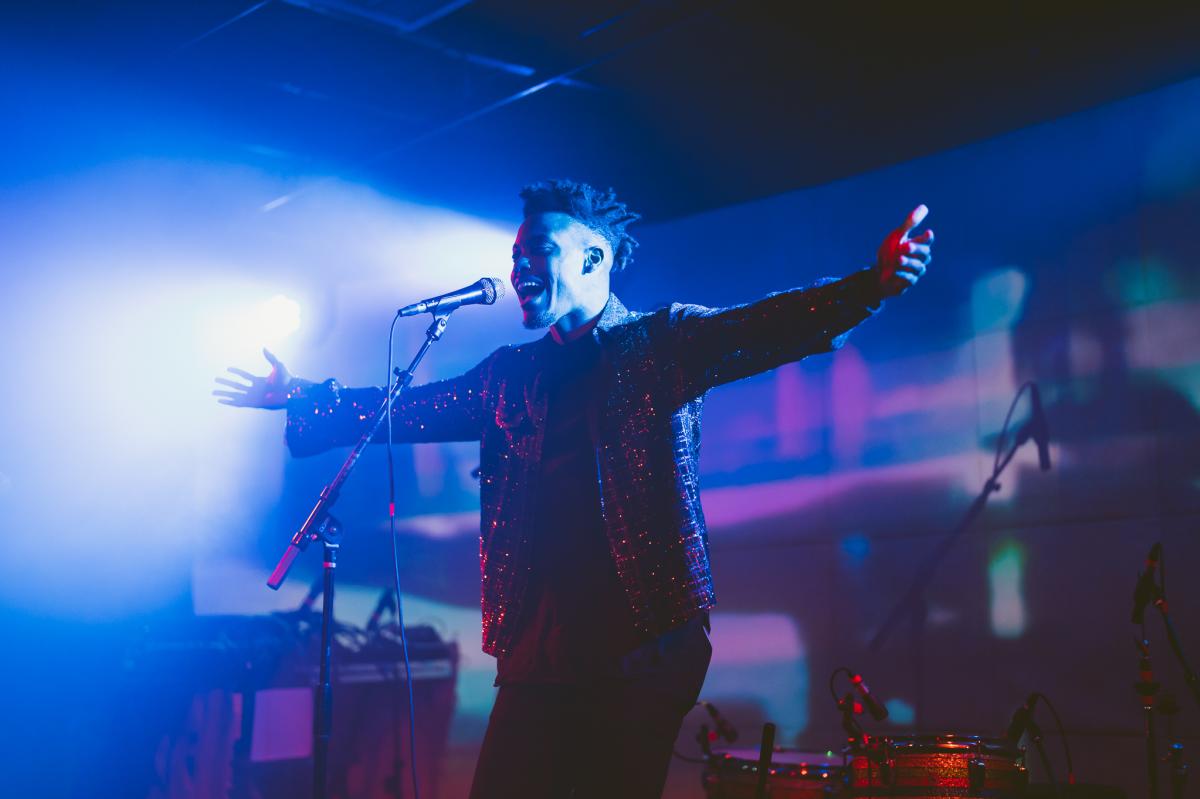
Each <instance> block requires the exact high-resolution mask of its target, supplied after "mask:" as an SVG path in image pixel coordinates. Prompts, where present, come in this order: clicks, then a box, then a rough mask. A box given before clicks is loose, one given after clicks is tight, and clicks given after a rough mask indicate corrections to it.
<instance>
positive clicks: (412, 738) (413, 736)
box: [383, 314, 421, 799]
mask: <svg viewBox="0 0 1200 799" xmlns="http://www.w3.org/2000/svg"><path fill="white" fill-rule="evenodd" d="M399 318H400V314H396V315H395V316H394V317H392V326H391V328H390V329H389V330H388V354H387V380H385V381H384V383H383V386H384V391H386V392H387V409H386V410H387V446H386V449H387V475H388V528H389V530H390V532H391V539H392V571H393V575H394V577H395V584H396V626H397V627H399V628H400V651H401V652H403V653H404V681H405V682H406V683H408V760H409V763H408V767H409V769H410V770H411V772H412V786H413V799H420V797H421V791H420V789H419V788H418V787H417V703H416V701H415V700H414V699H413V681H412V666H411V665H410V664H409V662H408V633H407V632H406V631H405V629H404V612H403V611H402V610H401V607H400V605H401V603H400V550H399V548H398V547H397V544H396V465H395V460H394V458H393V455H392V342H393V340H394V338H395V335H396V320H398V319H399ZM396 734H397V735H399V734H400V731H399V730H396ZM399 789H400V763H399V762H397V763H396V790H397V792H398V791H399Z"/></svg>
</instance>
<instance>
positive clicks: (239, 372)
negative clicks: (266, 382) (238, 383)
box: [225, 366, 262, 383]
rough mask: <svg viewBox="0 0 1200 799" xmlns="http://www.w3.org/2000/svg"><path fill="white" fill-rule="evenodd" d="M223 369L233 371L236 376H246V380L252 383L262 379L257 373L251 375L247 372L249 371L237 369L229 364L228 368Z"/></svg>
mask: <svg viewBox="0 0 1200 799" xmlns="http://www.w3.org/2000/svg"><path fill="white" fill-rule="evenodd" d="M225 371H227V372H233V373H234V374H235V375H237V376H238V377H244V378H246V379H247V380H249V381H250V382H251V383H253V382H254V381H255V380H261V379H262V378H260V377H258V376H257V375H252V374H250V373H249V372H247V371H246V370H245V369H238V368H237V367H236V366H230V367H229V368H228V369H226V370H225Z"/></svg>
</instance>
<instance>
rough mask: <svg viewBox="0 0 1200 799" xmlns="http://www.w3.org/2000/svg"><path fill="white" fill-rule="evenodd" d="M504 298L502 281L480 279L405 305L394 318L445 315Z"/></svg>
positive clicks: (494, 278) (495, 278) (489, 278)
mask: <svg viewBox="0 0 1200 799" xmlns="http://www.w3.org/2000/svg"><path fill="white" fill-rule="evenodd" d="M503 296H504V281H502V280H501V279H500V278H498V277H485V278H480V279H479V280H478V281H476V282H475V283H472V284H471V285H469V286H467V287H465V288H461V289H459V290H458V291H452V292H450V293H449V294H442V295H440V296H437V297H430V298H429V299H427V300H421V301H420V302H414V303H413V304H412V305H405V306H404V307H403V308H401V309H400V310H398V311H396V316H416V315H418V314H423V313H439V314H446V313H450V312H451V311H453V310H454V309H455V308H458V307H459V306H462V305H491V304H492V303H494V302H495V301H496V300H498V299H500V298H501V297H503Z"/></svg>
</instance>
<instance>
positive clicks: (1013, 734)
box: [1005, 692, 1041, 744]
mask: <svg viewBox="0 0 1200 799" xmlns="http://www.w3.org/2000/svg"><path fill="white" fill-rule="evenodd" d="M1040 696H1041V694H1039V693H1037V692H1034V693H1032V694H1030V695H1029V698H1028V699H1026V700H1025V704H1023V705H1021V706H1020V707H1019V708H1017V710H1016V712H1015V713H1013V715H1012V721H1010V722H1009V723H1008V732H1007V733H1006V734H1005V737H1006V738H1008V740H1009V741H1010V742H1011V743H1014V744H1015V743H1016V742H1017V741H1019V740H1021V736H1022V735H1024V734H1025V731H1026V730H1028V729H1029V727H1030V724H1031V722H1032V721H1033V709H1034V707H1036V706H1037V701H1038V698H1039V697H1040Z"/></svg>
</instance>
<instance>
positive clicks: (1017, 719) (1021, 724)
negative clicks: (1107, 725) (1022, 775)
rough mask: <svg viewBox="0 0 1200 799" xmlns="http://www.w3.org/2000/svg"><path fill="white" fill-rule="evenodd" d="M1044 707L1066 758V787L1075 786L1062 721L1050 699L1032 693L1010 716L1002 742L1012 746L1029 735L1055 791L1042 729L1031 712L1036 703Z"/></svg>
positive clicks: (1052, 771)
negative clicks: (1053, 724)
mask: <svg viewBox="0 0 1200 799" xmlns="http://www.w3.org/2000/svg"><path fill="white" fill-rule="evenodd" d="M1039 700H1040V701H1041V703H1042V704H1044V705H1045V706H1046V709H1047V710H1049V711H1050V713H1051V715H1053V716H1054V723H1055V725H1056V726H1057V727H1058V735H1059V737H1060V738H1061V739H1062V744H1063V752H1064V753H1065V755H1066V758H1067V785H1074V784H1075V766H1074V764H1073V763H1072V761H1071V747H1070V745H1069V744H1068V743H1067V733H1066V730H1065V729H1064V728H1063V723H1062V719H1061V718H1059V715H1058V711H1057V710H1055V709H1054V705H1053V704H1052V703H1051V702H1050V699H1049V698H1048V697H1047V696H1046V695H1045V694H1043V693H1039V692H1037V691H1034V692H1033V693H1031V694H1030V695H1029V697H1028V698H1027V699H1026V700H1025V703H1024V704H1023V705H1021V706H1020V707H1019V708H1017V709H1016V711H1015V712H1014V713H1013V715H1012V719H1011V720H1010V721H1009V723H1008V730H1006V731H1005V734H1004V740H1006V741H1008V742H1009V743H1010V744H1012V745H1013V746H1016V745H1017V744H1018V743H1020V741H1021V739H1022V738H1023V737H1025V735H1026V733H1028V735H1029V740H1030V742H1031V743H1032V744H1033V747H1034V749H1036V750H1037V753H1038V759H1039V760H1040V761H1041V763H1042V768H1043V769H1044V770H1045V772H1046V778H1047V779H1048V780H1049V781H1050V787H1051V788H1053V789H1055V790H1057V789H1058V782H1057V781H1056V780H1055V779H1054V769H1052V768H1051V766H1050V759H1049V758H1048V757H1047V756H1046V747H1045V743H1044V741H1043V738H1042V728H1041V727H1040V726H1039V725H1038V723H1037V721H1035V720H1034V717H1033V712H1034V709H1035V708H1036V707H1037V704H1038V701H1039Z"/></svg>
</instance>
